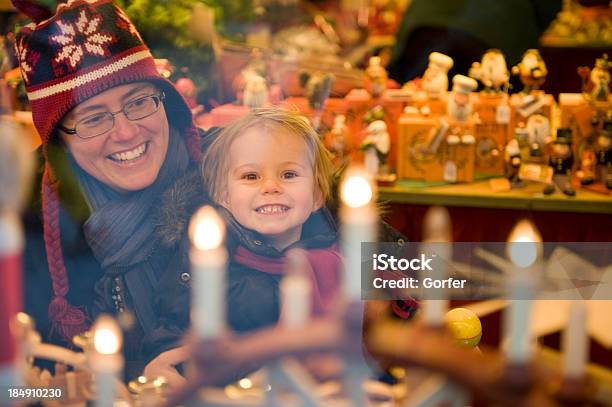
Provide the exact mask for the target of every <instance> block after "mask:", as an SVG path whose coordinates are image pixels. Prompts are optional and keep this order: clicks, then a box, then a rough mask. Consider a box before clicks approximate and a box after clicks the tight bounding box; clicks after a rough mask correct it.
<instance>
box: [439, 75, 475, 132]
mask: <svg viewBox="0 0 612 407" xmlns="http://www.w3.org/2000/svg"><path fill="white" fill-rule="evenodd" d="M477 87H478V83H476V81H475V80H474V79H472V78H468V77H467V76H464V75H455V76H454V77H453V90H452V91H451V93H450V95H449V97H448V101H447V102H446V104H447V105H446V111H447V114H448V115H449V116H450V117H451V118H452V119H453V120H455V121H458V122H464V121H466V120H468V119H469V117H470V114H471V113H472V102H471V101H470V93H472V92H473V91H475V90H476V88H477Z"/></svg>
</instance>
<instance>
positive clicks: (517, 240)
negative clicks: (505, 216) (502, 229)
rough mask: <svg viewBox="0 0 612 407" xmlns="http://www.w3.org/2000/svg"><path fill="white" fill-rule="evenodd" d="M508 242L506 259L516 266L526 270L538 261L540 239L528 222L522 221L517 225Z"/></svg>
mask: <svg viewBox="0 0 612 407" xmlns="http://www.w3.org/2000/svg"><path fill="white" fill-rule="evenodd" d="M508 240H509V242H510V243H509V244H508V249H507V250H508V257H510V260H511V261H512V263H514V264H515V265H516V266H518V267H521V268H526V267H529V266H531V265H532V264H533V263H535V261H536V260H537V259H538V256H539V254H540V251H541V245H540V244H541V243H542V237H541V236H540V233H539V232H538V230H537V229H536V227H535V226H534V225H533V223H531V222H530V221H528V220H525V219H523V220H521V221H520V222H519V223H517V224H516V226H514V229H512V232H510V236H509V238H508Z"/></svg>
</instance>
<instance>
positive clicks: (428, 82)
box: [421, 52, 453, 99]
mask: <svg viewBox="0 0 612 407" xmlns="http://www.w3.org/2000/svg"><path fill="white" fill-rule="evenodd" d="M452 67H453V59H452V58H451V57H449V56H447V55H444V54H441V53H439V52H432V53H431V54H429V66H428V67H427V69H426V70H425V73H424V74H423V81H422V85H421V87H422V88H423V91H424V92H425V94H426V95H427V97H428V98H429V99H440V98H442V97H444V96H445V95H446V92H447V91H448V71H449V70H450V69H451V68H452Z"/></svg>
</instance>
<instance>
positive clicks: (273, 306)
mask: <svg viewBox="0 0 612 407" xmlns="http://www.w3.org/2000/svg"><path fill="white" fill-rule="evenodd" d="M208 201H209V199H208V197H207V196H206V192H205V189H204V184H203V182H202V180H201V179H200V175H199V174H198V173H197V172H195V173H192V174H190V175H189V176H188V177H186V178H185V179H184V180H180V181H179V182H177V183H176V184H175V187H174V188H173V189H172V190H170V191H168V193H167V194H166V195H165V197H164V201H163V206H162V207H163V213H164V217H163V225H162V226H161V227H160V228H159V231H160V233H161V234H162V240H163V241H164V242H165V243H166V244H167V245H168V246H169V247H176V249H175V250H174V251H175V253H176V254H177V257H176V259H175V260H173V261H171V262H170V267H169V268H168V270H167V272H166V273H165V276H164V277H163V278H162V281H161V283H160V291H159V293H158V294H157V295H156V298H157V299H158V303H157V309H158V311H159V312H160V318H159V322H160V325H159V327H158V329H156V330H155V331H154V332H153V333H152V334H151V335H150V336H148V337H147V338H146V342H145V348H146V351H147V353H148V354H149V355H151V356H152V357H153V356H155V355H158V354H160V353H161V352H164V351H166V350H169V349H172V348H174V347H177V346H180V344H181V341H182V338H183V335H184V334H185V332H186V330H187V329H188V328H189V316H190V314H189V309H190V296H191V286H190V282H191V274H190V272H189V259H188V250H189V245H190V243H189V239H188V237H187V230H186V229H187V224H188V221H189V219H190V217H191V215H192V214H193V213H194V212H195V210H197V209H198V208H199V207H200V206H201V205H202V204H205V203H206V202H208ZM331 209H332V211H333V212H335V209H336V208H335V207H334V206H333V205H332V206H331ZM219 211H220V213H221V215H222V216H223V217H224V220H225V221H226V225H227V241H226V248H227V250H228V253H229V259H230V260H229V264H228V274H227V294H226V298H227V299H228V302H227V307H228V309H227V317H228V321H227V322H228V325H229V327H230V328H231V329H232V330H234V331H237V332H246V331H252V330H255V329H259V328H262V327H265V326H269V325H273V324H275V323H276V322H277V321H278V318H279V305H280V304H279V281H280V276H279V275H275V274H270V273H265V272H261V271H258V270H255V269H252V268H249V267H247V266H245V265H243V264H240V263H239V262H238V261H236V260H235V259H233V256H234V254H235V252H236V248H237V247H238V246H242V247H244V248H246V249H247V250H248V251H249V252H251V253H253V254H255V255H258V256H263V257H265V258H270V261H273V259H278V258H280V257H282V256H283V253H281V252H279V251H278V250H276V249H275V248H274V247H272V246H270V245H268V244H266V243H265V240H264V238H263V237H262V236H261V235H259V234H257V233H256V232H254V231H251V230H249V229H246V228H244V227H242V226H241V225H240V224H238V222H237V221H236V220H235V219H234V218H233V217H232V216H231V215H230V214H229V212H227V211H226V210H224V209H222V208H219ZM332 211H330V210H329V209H328V208H324V209H321V210H319V211H317V212H315V213H313V214H312V215H311V216H310V217H309V219H308V220H307V221H306V223H305V224H304V227H303V229H302V236H301V239H300V241H298V242H296V243H294V244H293V245H291V246H289V247H288V248H287V249H285V251H286V250H289V249H290V248H293V247H300V248H303V249H306V250H308V249H320V248H328V247H329V246H330V245H331V244H332V243H334V242H337V239H338V229H337V226H336V225H337V221H336V219H335V218H334V216H333V214H332ZM379 240H380V241H385V242H398V244H400V245H403V243H404V241H405V238H404V236H402V235H401V234H400V233H399V232H397V231H396V230H395V229H393V228H392V227H390V226H389V225H388V224H386V223H385V222H381V225H380V234H379ZM323 272H334V271H333V270H329V271H328V270H324V271H323ZM414 305H415V304H414V303H412V302H403V301H396V302H394V303H393V307H392V309H393V311H394V313H395V315H396V316H398V317H400V318H403V319H409V318H411V317H412V316H413V314H414V311H415V309H414Z"/></svg>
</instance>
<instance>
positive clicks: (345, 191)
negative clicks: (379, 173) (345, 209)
mask: <svg viewBox="0 0 612 407" xmlns="http://www.w3.org/2000/svg"><path fill="white" fill-rule="evenodd" d="M373 196H374V189H373V187H372V185H371V183H370V177H369V175H368V174H367V173H366V172H365V171H363V170H360V169H355V168H352V169H349V170H347V174H346V176H345V178H344V182H343V183H342V201H343V202H344V203H345V204H346V205H347V206H350V207H351V208H360V207H362V206H366V205H368V204H369V203H370V201H372V198H373Z"/></svg>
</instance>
